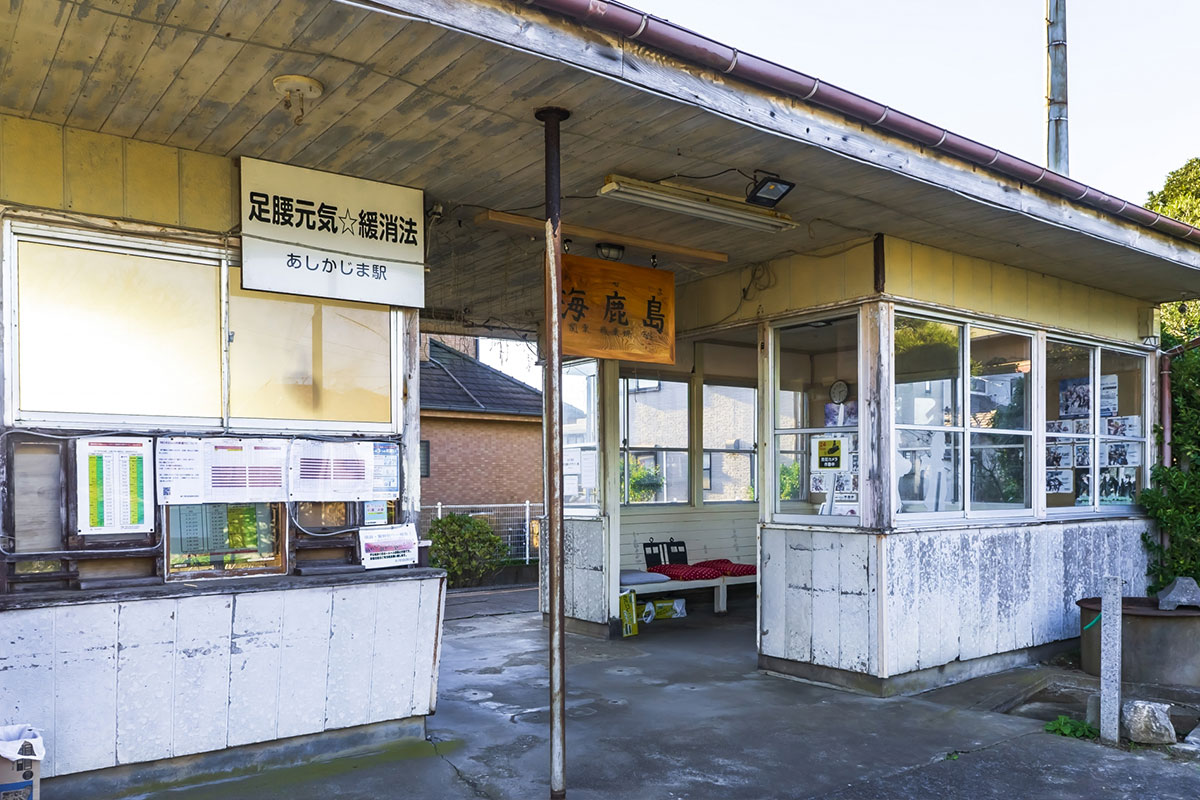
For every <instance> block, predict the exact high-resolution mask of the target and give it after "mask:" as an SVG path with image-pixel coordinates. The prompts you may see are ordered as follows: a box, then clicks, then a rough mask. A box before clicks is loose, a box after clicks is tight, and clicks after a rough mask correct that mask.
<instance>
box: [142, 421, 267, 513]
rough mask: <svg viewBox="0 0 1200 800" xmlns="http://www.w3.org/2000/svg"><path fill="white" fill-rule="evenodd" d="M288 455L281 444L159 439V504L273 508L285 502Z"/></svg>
mask: <svg viewBox="0 0 1200 800" xmlns="http://www.w3.org/2000/svg"><path fill="white" fill-rule="evenodd" d="M287 450H288V443H287V441H286V440H283V439H234V438H213V439H198V438H193V437H185V436H173V437H167V438H163V439H159V440H158V449H157V452H156V464H157V466H158V501H159V502H160V503H162V504H164V505H183V504H192V503H276V502H283V501H285V500H287V485H286V483H285V480H286V477H287V471H286V467H287Z"/></svg>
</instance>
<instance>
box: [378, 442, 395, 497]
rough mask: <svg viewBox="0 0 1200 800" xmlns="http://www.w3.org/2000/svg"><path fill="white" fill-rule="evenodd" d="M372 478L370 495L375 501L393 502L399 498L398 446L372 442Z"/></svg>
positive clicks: (390, 443) (391, 443)
mask: <svg viewBox="0 0 1200 800" xmlns="http://www.w3.org/2000/svg"><path fill="white" fill-rule="evenodd" d="M371 444H372V451H373V460H374V462H375V463H374V467H373V469H374V477H373V479H372V484H373V486H372V490H371V491H372V493H373V495H374V499H376V500H394V499H396V498H397V497H399V496H400V445H398V444H396V443H395V442H372V443H371Z"/></svg>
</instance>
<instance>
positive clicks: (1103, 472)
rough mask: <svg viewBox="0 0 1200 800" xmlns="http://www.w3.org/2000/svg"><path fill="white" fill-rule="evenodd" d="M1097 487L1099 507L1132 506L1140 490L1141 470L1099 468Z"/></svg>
mask: <svg viewBox="0 0 1200 800" xmlns="http://www.w3.org/2000/svg"><path fill="white" fill-rule="evenodd" d="M1099 485H1100V505H1102V506H1122V505H1124V506H1128V505H1133V504H1134V503H1136V502H1137V496H1138V492H1140V491H1141V490H1142V470H1141V469H1139V468H1138V467H1113V466H1109V467H1101V468H1100V477H1099Z"/></svg>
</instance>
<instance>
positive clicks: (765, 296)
mask: <svg viewBox="0 0 1200 800" xmlns="http://www.w3.org/2000/svg"><path fill="white" fill-rule="evenodd" d="M874 264H875V260H874V244H873V242H871V241H866V242H864V243H863V244H862V245H860V246H858V247H855V248H853V249H850V250H847V251H846V252H844V253H835V254H834V255H830V256H827V257H824V258H822V257H819V256H801V255H796V256H788V257H787V258H782V259H778V260H776V261H772V262H770V263H769V264H767V269H766V271H765V272H764V273H762V274H761V275H759V276H754V275H753V274H752V273H753V270H752V269H751V268H743V269H740V270H737V271H735V272H727V273H724V274H722V275H714V276H713V277H711V278H704V279H702V280H699V281H694V282H692V283H688V284H684V285H683V286H680V287H679V288H678V290H677V292H676V298H675V307H676V319H675V328H676V330H677V331H679V332H686V331H690V330H696V329H698V328H704V327H708V326H711V325H717V324H730V323H737V322H746V321H752V320H756V319H759V318H762V317H772V316H776V315H778V314H783V313H786V312H788V311H793V310H797V309H805V308H814V307H819V306H825V305H832V304H836V303H841V302H845V301H847V300H853V299H856V298H862V297H867V296H869V295H871V294H872V293H873V292H874V287H875V266H874ZM752 281H753V285H752ZM747 286H749V287H750V288H749V291H748V292H747V294H746V299H745V300H744V301H743V300H742V290H743V289H744V288H746V287H747ZM760 286H761V287H765V288H757V287H760Z"/></svg>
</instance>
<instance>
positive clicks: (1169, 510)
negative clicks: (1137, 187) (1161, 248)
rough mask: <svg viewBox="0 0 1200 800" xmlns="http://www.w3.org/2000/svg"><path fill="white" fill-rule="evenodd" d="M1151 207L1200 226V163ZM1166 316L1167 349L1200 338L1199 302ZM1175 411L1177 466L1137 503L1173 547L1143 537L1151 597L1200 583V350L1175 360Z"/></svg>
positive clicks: (1158, 473) (1174, 307) (1155, 479)
mask: <svg viewBox="0 0 1200 800" xmlns="http://www.w3.org/2000/svg"><path fill="white" fill-rule="evenodd" d="M1146 207H1147V208H1149V209H1150V210H1152V211H1157V212H1159V213H1160V214H1166V215H1167V216H1170V217H1174V218H1175V219H1178V220H1180V221H1181V222H1186V223H1188V224H1189V225H1200V158H1193V159H1191V160H1190V161H1188V162H1187V163H1186V164H1184V165H1183V166H1182V167H1180V168H1179V169H1177V170H1175V171H1173V172H1171V173H1170V174H1169V175H1167V180H1166V183H1164V184H1163V188H1162V189H1161V190H1159V191H1157V192H1151V193H1150V195H1149V197H1148V198H1147V201H1146ZM1161 312H1162V339H1163V348H1164V349H1169V348H1171V347H1174V346H1176V345H1179V344H1183V343H1184V342H1188V341H1191V340H1192V339H1194V338H1196V337H1197V336H1200V301H1196V300H1191V301H1182V300H1181V301H1179V302H1172V303H1166V304H1164V305H1163V306H1162V307H1161ZM1171 405H1172V418H1173V425H1172V431H1171V454H1172V463H1170V464H1156V465H1155V466H1154V467H1153V469H1151V471H1150V477H1151V486H1150V487H1149V488H1148V489H1146V490H1145V491H1143V492H1142V493H1141V496H1140V497H1139V498H1138V499H1139V502H1140V503H1141V504H1142V505H1143V506H1144V507H1145V509H1146V512H1147V513H1148V514H1149V515H1150V517H1151V518H1152V519H1154V520H1155V521H1156V522H1157V523H1158V527H1159V530H1160V531H1161V532H1162V533H1165V534H1166V535H1167V538H1168V541H1169V542H1170V546H1169V547H1166V548H1163V547H1162V545H1161V544H1160V543H1159V542H1158V540H1157V539H1156V538H1154V537H1151V536H1149V535H1145V534H1144V535H1143V536H1142V539H1143V541H1144V542H1145V544H1146V547H1147V549H1148V550H1149V551H1150V555H1151V563H1150V568H1149V570H1148V574H1149V576H1150V579H1151V580H1150V586H1149V591H1151V592H1155V591H1157V590H1159V589H1161V588H1162V587H1163V586H1165V585H1167V584H1168V583H1170V582H1171V581H1172V580H1174V579H1175V578H1176V577H1178V576H1181V575H1186V576H1190V577H1193V578H1196V579H1198V580H1200V469H1197V467H1198V466H1200V349H1193V350H1191V351H1189V352H1185V353H1183V354H1180V355H1178V356H1176V357H1175V358H1174V359H1173V360H1172V362H1171Z"/></svg>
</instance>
